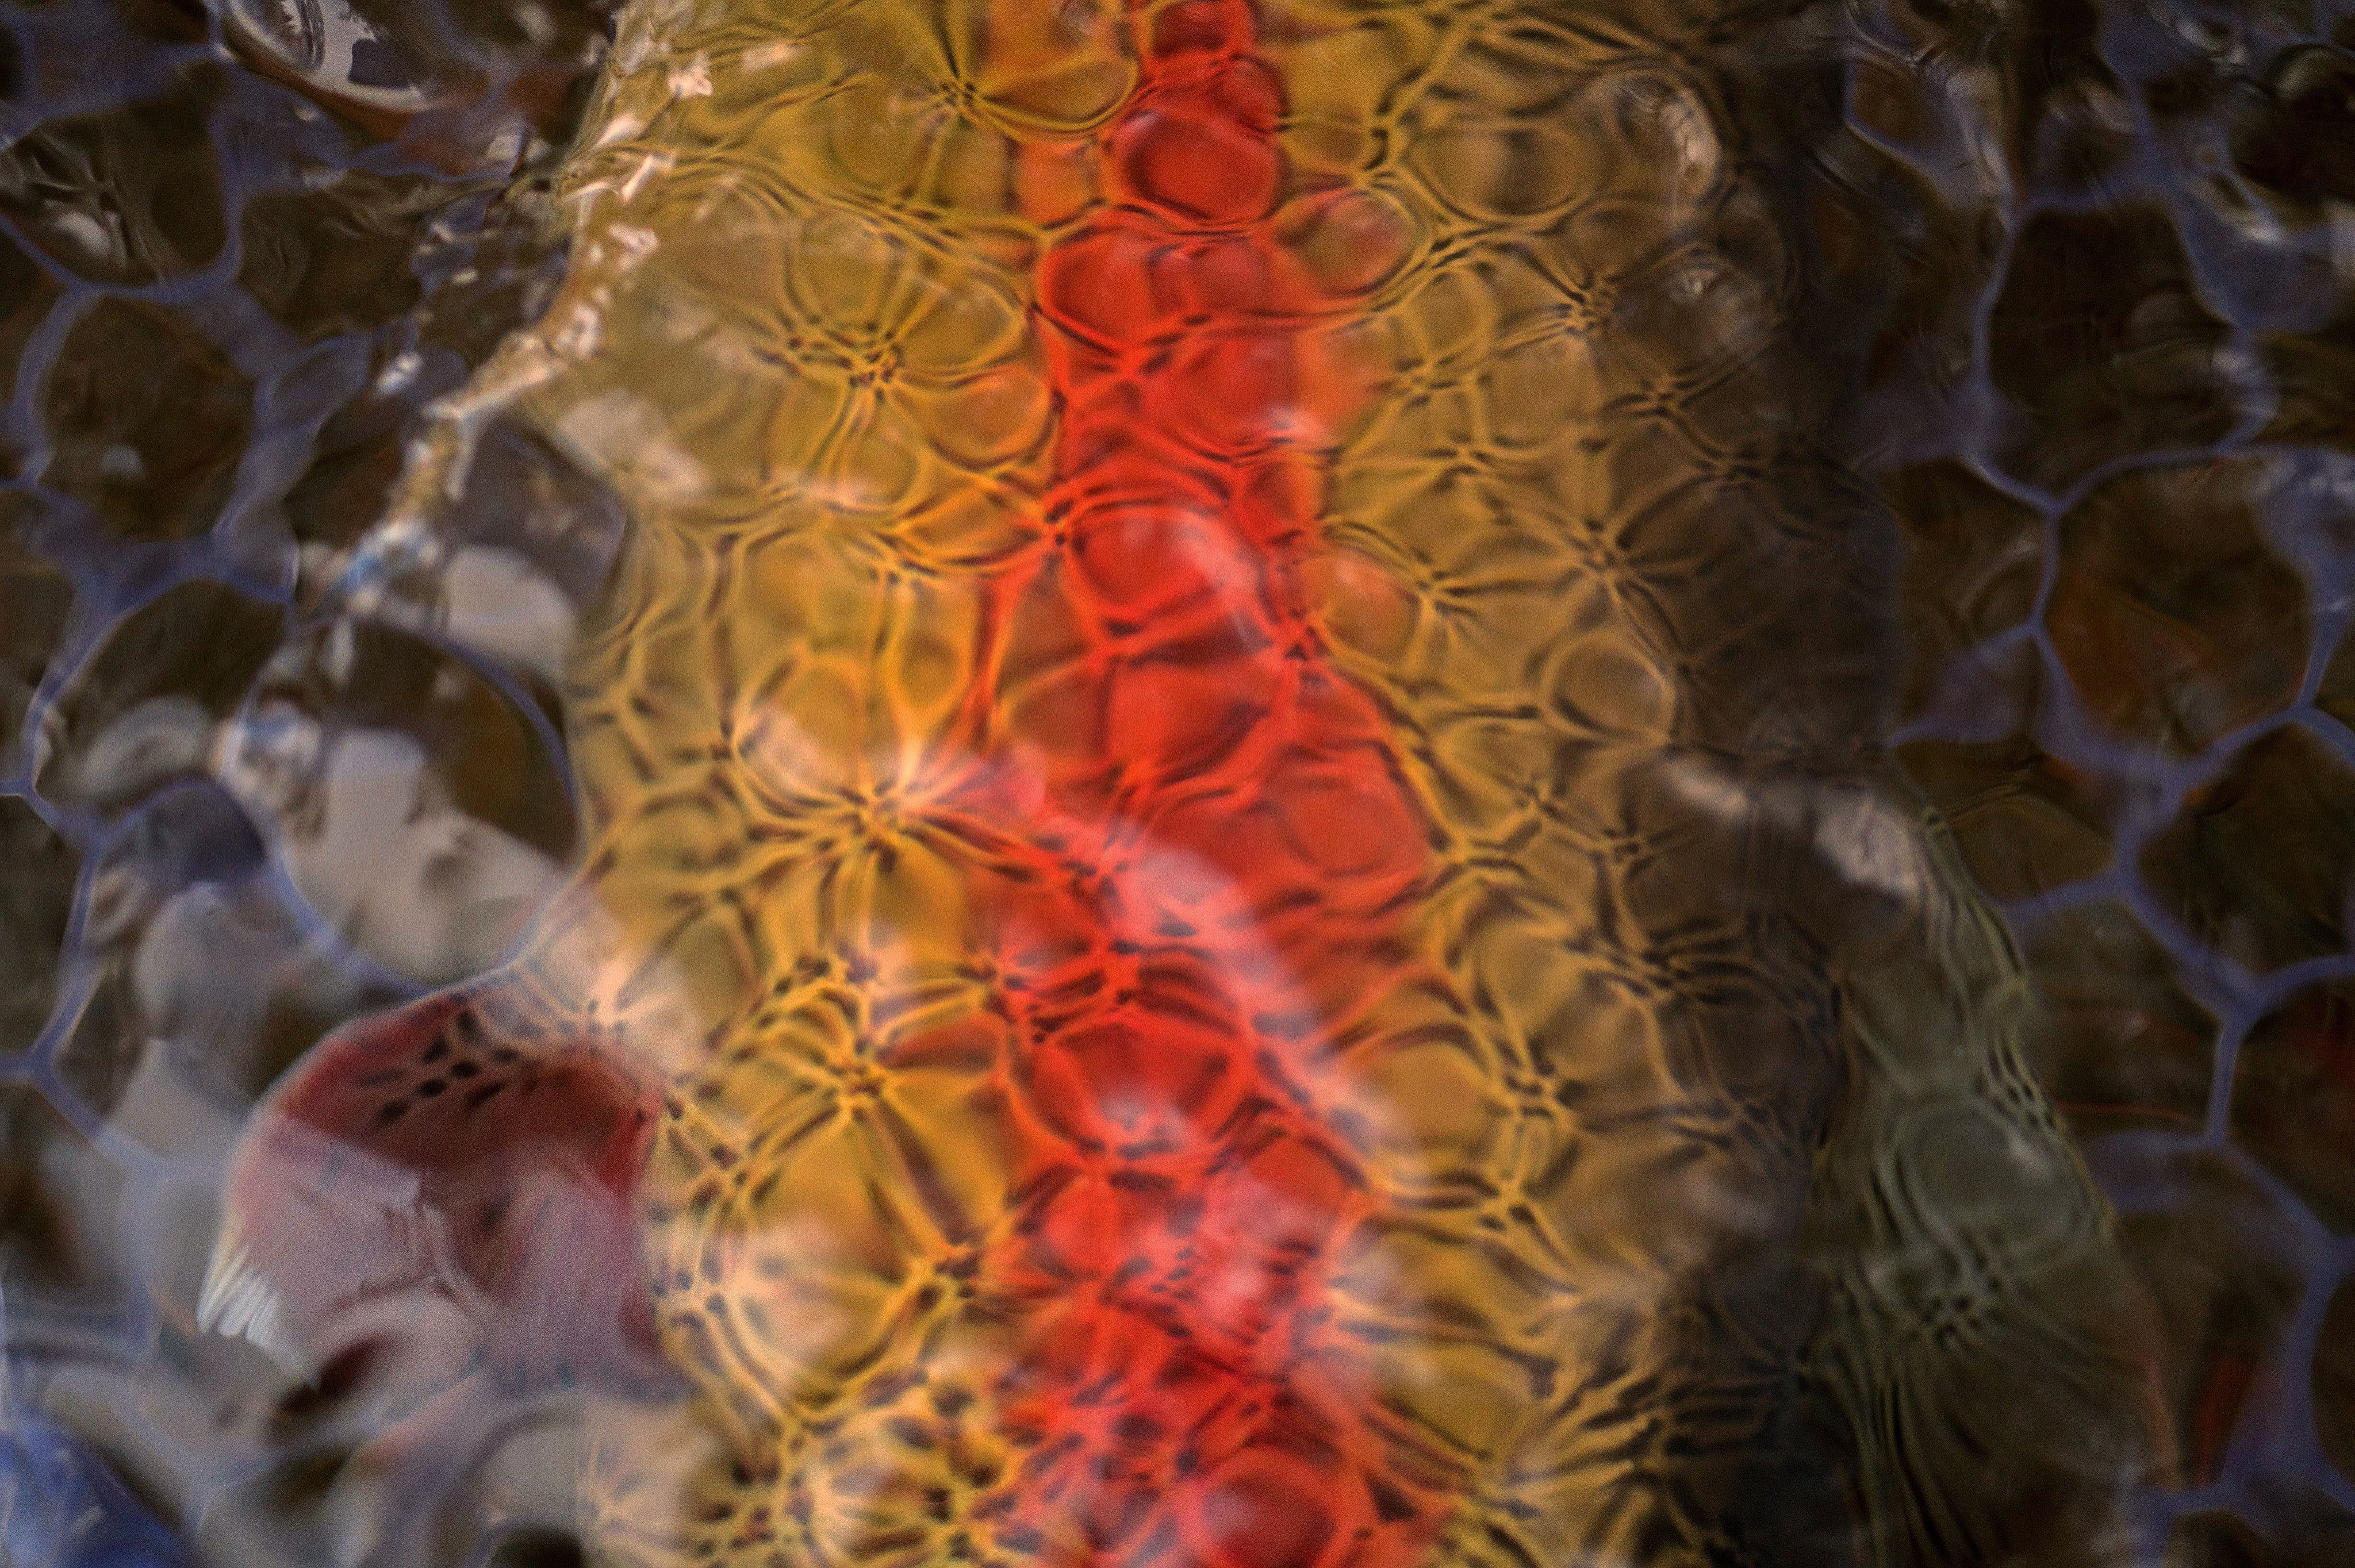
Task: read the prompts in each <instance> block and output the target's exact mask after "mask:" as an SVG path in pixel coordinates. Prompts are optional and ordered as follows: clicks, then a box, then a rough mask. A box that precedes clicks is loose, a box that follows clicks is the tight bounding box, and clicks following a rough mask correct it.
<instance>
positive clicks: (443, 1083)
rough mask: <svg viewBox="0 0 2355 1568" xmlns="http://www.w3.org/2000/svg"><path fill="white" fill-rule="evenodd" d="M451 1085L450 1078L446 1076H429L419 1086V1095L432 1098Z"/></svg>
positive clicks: (423, 1097) (422, 1097)
mask: <svg viewBox="0 0 2355 1568" xmlns="http://www.w3.org/2000/svg"><path fill="white" fill-rule="evenodd" d="M449 1086H450V1084H449V1080H447V1079H446V1078H428V1079H426V1080H425V1081H424V1082H423V1083H421V1084H420V1085H418V1086H417V1094H418V1097H419V1098H421V1099H429V1100H430V1099H432V1097H434V1096H436V1095H438V1094H440V1093H442V1090H444V1089H446V1088H448V1087H449Z"/></svg>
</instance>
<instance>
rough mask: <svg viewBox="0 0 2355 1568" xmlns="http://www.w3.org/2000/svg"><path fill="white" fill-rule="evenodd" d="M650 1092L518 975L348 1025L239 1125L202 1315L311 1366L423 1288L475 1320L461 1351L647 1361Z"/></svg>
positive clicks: (608, 1374) (653, 1104) (541, 1366)
mask: <svg viewBox="0 0 2355 1568" xmlns="http://www.w3.org/2000/svg"><path fill="white" fill-rule="evenodd" d="M659 1104H660V1097H659V1093H658V1091H657V1090H656V1089H655V1086H654V1085H653V1084H652V1082H651V1081H650V1078H649V1076H648V1075H646V1074H645V1072H644V1070H643V1069H642V1068H640V1067H639V1066H637V1065H635V1064H634V1062H633V1061H632V1059H631V1058H630V1057H629V1056H628V1054H626V1053H625V1052H624V1051H623V1050H622V1049H621V1048H620V1046H619V1045H618V1044H617V1043H616V1042H614V1041H613V1039H611V1038H610V1037H609V1036H607V1035H605V1034H603V1033H601V1032H600V1031H599V1030H598V1029H597V1028H596V1027H594V1026H593V1025H592V1024H589V1023H585V1022H583V1021H581V1019H578V1018H568V1017H564V1016H562V1015H560V1014H559V1013H558V1012H556V1011H555V1010H554V1009H552V1008H551V1007H549V1005H548V1004H547V1003H546V1002H545V1001H544V1000H542V999H541V998H539V997H538V996H537V995H536V994H533V993H531V992H529V991H526V990H525V989H524V988H523V987H521V986H520V985H519V984H517V982H515V981H513V980H506V979H495V980H488V981H483V982H476V983H474V984H470V985H466V986H461V987H458V988H455V989H453V990H451V991H443V992H441V993H439V994H437V995H434V996H431V997H428V998H425V999H424V1000H422V1001H417V1002H414V1003H411V1004H410V1005H408V1006H406V1007H402V1008H399V1009H396V1010H394V1011H392V1012H386V1013H381V1014H378V1015H377V1016H374V1017H371V1018H367V1019H363V1020H361V1021H359V1022H356V1023H353V1024H351V1025H349V1026H347V1027H346V1028H345V1029H342V1030H339V1031H337V1032H336V1033H334V1034H332V1035H330V1036H328V1037H327V1038H326V1039H325V1040H324V1041H322V1042H321V1043H320V1044H318V1045H317V1046H315V1047H314V1049H313V1050H312V1051H311V1052H310V1054H308V1055H306V1056H305V1057H304V1059H303V1060H302V1061H301V1062H300V1063H299V1064H298V1065H296V1066H295V1067H294V1069H293V1071H292V1072H291V1073H290V1074H289V1075H287V1077H286V1078H284V1079H283V1080H282V1081H281V1083H280V1084H279V1086H277V1087H276V1088H275V1089H273V1090H272V1093H271V1095H270V1096H269V1097H268V1098H267V1099H266V1100H265V1101H264V1102H263V1104H262V1105H261V1107H260V1108H259V1109H258V1110H257V1111H256V1113H255V1115H254V1118H253V1120H252V1122H251V1123H250V1126H249V1127H248V1128H247V1131H246V1133H245V1136H244V1138H243V1139H242V1141H241V1142H240V1146H239V1148H238V1150H237V1152H236V1154H235V1155H234V1157H233V1159H232V1161H231V1166H230V1170H229V1182H228V1192H227V1203H226V1212H225V1213H224V1217H223V1221H222V1226H221V1232H220V1234H219V1237H218V1242H217V1244H216V1246H215V1250H214V1255H213V1260H212V1266H211V1268H210V1270H209V1272H208V1277H207V1279H206V1283H205V1287H204V1292H203V1296H202V1298H201V1300H200V1303H199V1308H198V1319H199V1321H200V1322H201V1323H202V1324H203V1325H204V1326H205V1327H207V1328H208V1329H211V1330H215V1331H217V1332H220V1333H223V1334H229V1335H234V1336H237V1337H240V1338H242V1339H245V1340H250V1341H251V1342H252V1343H254V1344H256V1345H258V1346H259V1347H261V1349H262V1350H263V1351H266V1352H268V1353H269V1354H270V1355H271V1356H272V1358H273V1359H274V1360H276V1361H279V1362H280V1363H281V1364H282V1365H284V1366H286V1367H287V1368H288V1369H289V1370H290V1371H293V1372H296V1373H297V1374H298V1375H304V1376H309V1375H311V1374H313V1373H314V1372H315V1371H316V1369H317V1368H318V1366H319V1365H320V1364H321V1363H322V1362H323V1361H325V1360H326V1359H328V1358H330V1357H332V1356H333V1355H335V1354H336V1353H337V1352H338V1351H341V1350H343V1349H346V1348H348V1345H349V1343H350V1341H351V1340H353V1338H354V1337H355V1335H356V1334H357V1333H359V1332H361V1331H364V1330H369V1329H371V1328H378V1329H380V1328H381V1327H382V1326H383V1325H386V1324H391V1325H394V1326H395V1327H396V1331H397V1329H398V1325H400V1323H401V1322H402V1321H403V1320H404V1313H403V1311H402V1308H401V1306H400V1304H401V1303H403V1302H412V1303H413V1302H414V1301H416V1299H417V1298H421V1297H432V1298H441V1299H442V1300H443V1301H445V1302H448V1303H452V1304H454V1305H455V1306H456V1307H457V1308H460V1310H461V1311H462V1312H463V1314H464V1318H465V1319H467V1320H468V1321H469V1322H470V1323H471V1324H472V1325H473V1326H474V1332H475V1333H476V1334H477V1336H478V1340H477V1342H476V1343H475V1344H474V1345H473V1346H472V1347H470V1350H469V1353H468V1354H466V1355H465V1356H464V1357H462V1358H461V1359H462V1363H463V1364H464V1365H465V1366H466V1367H468V1368H473V1367H478V1366H482V1365H485V1364H487V1365H488V1366H489V1367H490V1368H491V1369H492V1370H493V1371H495V1372H496V1373H497V1374H498V1375H499V1376H501V1377H502V1378H504V1379H506V1380H509V1381H512V1382H516V1383H520V1384H525V1385H530V1386H545V1385H549V1384H561V1383H573V1382H578V1381H582V1380H592V1379H593V1380H604V1379H610V1378H615V1377H618V1378H621V1379H623V1381H625V1382H634V1381H636V1380H639V1379H642V1378H644V1377H645V1376H648V1375H652V1374H655V1372H657V1369H658V1367H659V1358H658V1356H657V1354H656V1351H655V1344H654V1333H653V1317H652V1312H651V1308H650V1306H649V1304H648V1302H647V1300H646V1298H645V1285H644V1282H643V1279H642V1277H641V1274H640V1269H639V1265H638V1257H637V1239H636V1224H635V1217H634V1199H635V1193H636V1186H637V1180H638V1174H639V1171H640V1168H641V1166H642V1165H643V1164H644V1162H645V1154H646V1150H647V1148H648V1146H649V1144H650V1141H651V1139H652V1137H653V1132H654V1127H655V1113H656V1111H657V1109H658V1108H659ZM442 1317H443V1318H444V1319H446V1317H447V1314H446V1312H445V1313H443V1314H442ZM417 1320H421V1318H419V1319H417Z"/></svg>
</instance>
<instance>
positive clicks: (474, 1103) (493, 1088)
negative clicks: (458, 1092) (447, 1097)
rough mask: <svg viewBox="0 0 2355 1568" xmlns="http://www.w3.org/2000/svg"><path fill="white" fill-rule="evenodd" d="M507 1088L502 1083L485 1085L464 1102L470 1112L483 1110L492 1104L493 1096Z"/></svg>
mask: <svg viewBox="0 0 2355 1568" xmlns="http://www.w3.org/2000/svg"><path fill="white" fill-rule="evenodd" d="M504 1088H506V1085H505V1084H501V1083H488V1084H485V1085H484V1086H482V1087H481V1088H479V1089H476V1090H474V1092H472V1093H471V1094H469V1095H467V1097H466V1098H465V1102H464V1103H465V1107H466V1108H467V1109H468V1110H470V1111H474V1110H480V1109H482V1108H483V1107H485V1106H486V1105H488V1104H489V1103H490V1102H491V1097H493V1096H495V1095H496V1094H497V1093H498V1092H499V1091H500V1090H501V1089H504Z"/></svg>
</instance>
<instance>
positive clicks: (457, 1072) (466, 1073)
mask: <svg viewBox="0 0 2355 1568" xmlns="http://www.w3.org/2000/svg"><path fill="white" fill-rule="evenodd" d="M482 1072H483V1070H482V1069H481V1068H480V1067H477V1066H476V1065H474V1064H473V1063H472V1062H459V1063H455V1064H453V1065H452V1066H451V1068H450V1075H451V1076H452V1077H453V1078H474V1077H480V1076H481V1075H482Z"/></svg>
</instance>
